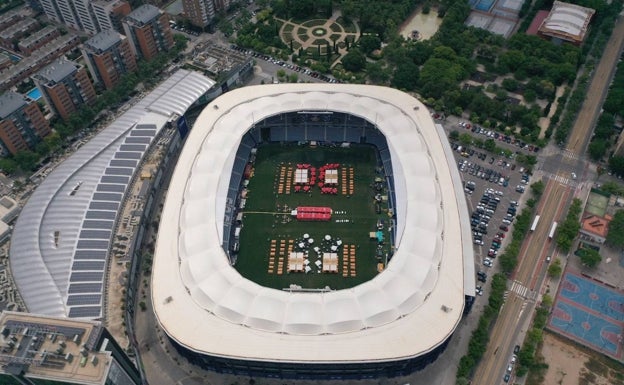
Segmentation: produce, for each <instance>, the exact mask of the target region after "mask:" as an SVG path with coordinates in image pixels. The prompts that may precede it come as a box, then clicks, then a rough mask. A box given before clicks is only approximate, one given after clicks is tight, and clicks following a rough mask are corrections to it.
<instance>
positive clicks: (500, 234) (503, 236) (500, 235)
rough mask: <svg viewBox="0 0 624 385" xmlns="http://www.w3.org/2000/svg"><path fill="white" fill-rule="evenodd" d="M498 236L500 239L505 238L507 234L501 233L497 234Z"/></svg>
mask: <svg viewBox="0 0 624 385" xmlns="http://www.w3.org/2000/svg"><path fill="white" fill-rule="evenodd" d="M496 236H497V237H500V238H505V233H503V232H502V231H501V232H498V233H496Z"/></svg>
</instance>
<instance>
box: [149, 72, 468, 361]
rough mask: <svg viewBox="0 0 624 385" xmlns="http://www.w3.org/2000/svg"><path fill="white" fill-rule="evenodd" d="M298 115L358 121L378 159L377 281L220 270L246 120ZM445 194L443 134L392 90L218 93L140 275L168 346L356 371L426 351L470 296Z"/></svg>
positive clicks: (455, 209)
mask: <svg viewBox="0 0 624 385" xmlns="http://www.w3.org/2000/svg"><path fill="white" fill-rule="evenodd" d="M300 110H305V111H315V110H316V111H337V112H345V113H349V114H352V115H355V116H359V117H362V118H365V119H367V120H368V121H370V122H373V123H375V124H376V125H377V126H378V128H379V130H380V131H381V132H383V134H384V135H385V136H386V139H387V142H388V146H389V148H390V153H391V156H392V167H393V174H394V180H395V187H396V188H395V190H396V200H397V208H396V210H397V213H396V214H397V221H398V223H397V234H396V245H397V247H398V250H397V251H396V253H395V254H394V256H393V258H392V260H391V262H390V263H389V264H388V266H387V268H386V270H384V271H383V272H382V273H381V274H379V275H377V276H376V277H375V278H373V279H372V280H370V281H367V282H365V283H363V284H360V285H358V286H356V287H353V288H350V289H345V290H338V291H331V292H324V293H293V292H287V291H280V290H276V289H270V288H266V287H262V286H259V285H258V284H256V283H254V282H252V281H249V280H247V279H245V278H243V277H242V276H241V275H240V274H239V273H238V272H237V271H236V270H234V268H233V267H231V266H230V264H229V259H228V257H227V256H226V254H225V252H224V250H223V248H222V247H221V243H222V239H223V234H222V232H223V221H224V214H225V212H224V210H225V207H226V198H227V190H228V186H229V183H230V175H231V171H232V166H233V164H234V157H235V154H236V151H237V148H238V146H239V143H240V141H241V138H242V136H243V135H244V134H245V133H246V132H247V131H248V130H249V128H250V127H252V125H253V124H254V122H259V121H261V120H263V119H265V118H266V117H269V116H272V115H275V114H279V113H282V112H291V111H300ZM458 184H460V179H459V175H458V172H457V169H456V167H455V164H454V160H453V157H452V155H451V151H450V147H449V145H448V143H447V142H446V139H445V138H444V133H443V132H442V131H440V130H438V129H436V127H435V125H434V122H433V120H432V119H431V117H430V116H429V112H428V110H427V108H426V107H425V106H424V105H423V104H422V103H420V102H419V101H418V100H416V99H415V98H413V97H411V96H409V95H407V94H405V93H403V92H400V91H397V90H394V89H390V88H385V87H376V86H362V85H335V84H332V85H329V84H296V85H294V84H291V85H286V84H280V85H266V86H255V87H246V88H242V89H238V90H234V91H231V92H229V93H227V94H225V95H223V96H221V97H219V98H218V99H217V100H215V101H213V102H212V103H211V104H209V105H208V107H206V108H205V109H204V111H203V112H202V113H201V115H200V117H199V118H198V120H197V121H196V123H195V125H194V127H193V129H192V131H191V133H190V135H189V137H188V139H187V141H186V144H185V147H184V148H183V150H182V153H181V155H180V158H179V160H178V163H177V165H176V170H175V172H174V175H173V177H172V180H171V183H170V187H169V190H168V193H167V200H166V203H165V206H164V210H163V212H162V216H161V222H160V227H159V233H158V241H157V246H156V252H155V256H154V263H153V269H152V300H153V301H152V302H153V306H154V310H155V313H156V316H157V317H158V319H159V322H160V324H161V326H162V327H163V329H164V330H165V331H166V332H167V334H168V335H169V336H170V337H172V338H173V339H175V340H176V341H177V342H178V343H180V344H181V345H182V346H184V347H186V348H188V349H190V350H193V351H196V352H200V353H204V354H209V355H214V356H220V357H228V358H236V359H248V360H257V361H280V362H301V363H304V362H305V363H310V362H316V363H328V362H362V361H364V362H365V361H391V360H397V359H407V358H413V357H416V356H419V355H422V354H424V353H427V352H429V351H432V350H433V349H435V348H436V347H438V346H439V345H440V344H442V343H443V342H444V341H445V340H446V339H447V338H448V337H450V336H451V335H452V333H453V331H454V330H455V328H456V327H457V325H458V323H459V321H460V319H461V317H462V311H463V308H464V293H465V281H467V282H468V283H470V285H471V286H472V290H474V277H472V276H470V277H464V267H465V266H464V264H466V266H469V267H470V266H474V265H473V260H472V246H471V239H470V232H469V231H467V229H466V227H467V226H465V225H467V212H466V206H465V200H464V197H463V191H462V188H461V185H460V186H459V188H458V186H457V185H458ZM465 259H466V260H465ZM468 270H470V268H469V269H468Z"/></svg>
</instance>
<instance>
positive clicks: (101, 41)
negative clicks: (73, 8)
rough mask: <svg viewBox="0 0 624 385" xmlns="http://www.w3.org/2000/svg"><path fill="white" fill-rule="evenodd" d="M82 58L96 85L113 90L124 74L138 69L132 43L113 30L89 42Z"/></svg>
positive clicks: (84, 48) (83, 49)
mask: <svg viewBox="0 0 624 385" xmlns="http://www.w3.org/2000/svg"><path fill="white" fill-rule="evenodd" d="M82 57H83V58H84V59H85V62H86V63H87V67H88V68H89V72H90V73H91V77H92V78H93V79H94V81H95V83H99V84H103V85H104V87H105V88H106V89H111V88H113V87H114V86H115V85H116V84H117V83H118V82H119V80H120V79H121V77H122V76H123V75H124V74H126V73H128V72H134V71H136V69H137V63H136V57H135V55H134V52H133V51H132V47H131V46H130V42H129V41H128V39H127V38H126V37H125V36H124V35H122V34H120V33H118V32H116V31H114V30H112V29H109V30H107V31H103V32H100V33H98V34H97V35H95V36H93V37H92V38H91V39H89V40H87V41H86V42H85V43H84V44H83V47H82Z"/></svg>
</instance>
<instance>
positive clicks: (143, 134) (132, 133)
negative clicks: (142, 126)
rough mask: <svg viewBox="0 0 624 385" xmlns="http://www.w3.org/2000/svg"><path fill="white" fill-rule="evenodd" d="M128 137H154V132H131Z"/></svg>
mask: <svg viewBox="0 0 624 385" xmlns="http://www.w3.org/2000/svg"><path fill="white" fill-rule="evenodd" d="M130 136H156V130H136V129H135V130H132V132H131V133H130Z"/></svg>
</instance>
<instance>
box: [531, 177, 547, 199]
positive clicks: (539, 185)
mask: <svg viewBox="0 0 624 385" xmlns="http://www.w3.org/2000/svg"><path fill="white" fill-rule="evenodd" d="M544 187H545V186H544V182H542V181H541V180H538V181H537V182H535V183H533V184H532V185H531V191H532V192H533V195H535V196H536V197H540V196H542V194H543V193H544Z"/></svg>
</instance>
